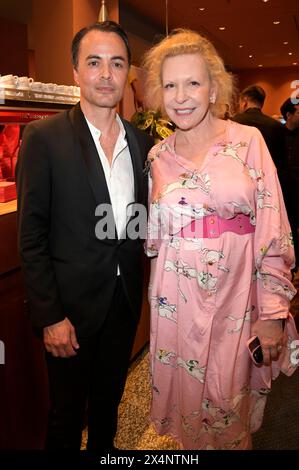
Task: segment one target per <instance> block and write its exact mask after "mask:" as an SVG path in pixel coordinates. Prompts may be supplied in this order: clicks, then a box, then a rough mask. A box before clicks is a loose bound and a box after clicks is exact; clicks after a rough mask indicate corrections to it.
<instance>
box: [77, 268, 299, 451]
mask: <svg viewBox="0 0 299 470" xmlns="http://www.w3.org/2000/svg"><path fill="white" fill-rule="evenodd" d="M294 284H295V285H296V287H297V290H298V287H299V273H297V276H296V278H295V282H294ZM292 312H293V314H294V315H295V318H296V319H299V295H298V294H297V296H296V298H295V299H294V300H293V302H292ZM298 323H299V322H298V321H297V328H299V325H298ZM150 396H151V391H150V381H149V367H148V348H147V347H146V348H145V349H144V350H143V352H142V353H141V354H140V355H139V357H138V358H137V359H136V360H135V361H134V363H133V364H132V366H131V368H130V371H129V375H128V379H127V383H126V388H125V392H124V395H123V398H122V402H121V404H120V407H119V422H118V432H117V436H116V440H115V445H116V446H117V447H118V448H119V449H126V450H134V449H135V450H137V449H140V450H177V449H179V445H178V444H177V443H176V442H175V441H173V440H172V439H171V438H169V437H167V436H163V437H161V436H158V435H157V434H156V432H155V431H154V429H153V427H152V426H151V425H150V423H149V407H150ZM86 433H87V431H85V432H84V434H83V440H82V449H84V448H85V442H86ZM253 447H254V449H267V450H278V449H281V450H282V449H283V450H298V449H299V370H297V371H296V372H295V373H294V374H293V376H292V377H286V376H284V375H283V374H281V375H280V376H279V377H278V378H277V380H275V381H274V382H273V387H272V391H271V393H270V395H269V396H268V401H267V405H266V410H265V416H264V421H263V425H262V427H261V429H260V430H259V431H258V432H257V433H255V434H254V435H253Z"/></svg>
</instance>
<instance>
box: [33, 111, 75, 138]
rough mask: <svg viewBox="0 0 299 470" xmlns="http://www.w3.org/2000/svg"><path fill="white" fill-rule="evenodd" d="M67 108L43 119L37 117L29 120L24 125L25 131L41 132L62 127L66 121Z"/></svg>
mask: <svg viewBox="0 0 299 470" xmlns="http://www.w3.org/2000/svg"><path fill="white" fill-rule="evenodd" d="M68 113H69V110H65V111H61V112H57V113H56V114H53V115H52V116H48V117H46V118H44V119H38V120H35V121H32V122H30V123H29V124H27V126H26V131H27V132H28V131H33V132H37V133H41V134H45V133H47V132H51V131H55V130H59V129H62V128H63V127H64V125H65V124H67V123H68V121H69V120H68Z"/></svg>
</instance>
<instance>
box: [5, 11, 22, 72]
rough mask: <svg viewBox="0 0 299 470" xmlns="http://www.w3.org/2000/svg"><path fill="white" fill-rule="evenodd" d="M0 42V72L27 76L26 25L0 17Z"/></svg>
mask: <svg viewBox="0 0 299 470" xmlns="http://www.w3.org/2000/svg"><path fill="white" fill-rule="evenodd" d="M0 44H1V47H0V74H1V75H8V74H11V73H12V74H14V75H19V76H27V75H28V62H27V26H26V25H25V24H22V23H18V22H17V21H13V20H8V19H7V18H0Z"/></svg>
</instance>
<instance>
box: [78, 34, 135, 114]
mask: <svg viewBox="0 0 299 470" xmlns="http://www.w3.org/2000/svg"><path fill="white" fill-rule="evenodd" d="M128 71H129V63H128V54H127V50H126V46H125V44H124V42H123V40H122V39H121V38H120V37H119V36H118V35H117V34H116V33H110V32H102V31H96V30H93V31H90V32H89V33H87V34H86V36H84V37H83V39H82V40H81V43H80V47H79V52H78V66H77V69H74V78H75V81H76V83H77V84H78V85H79V86H80V89H81V103H83V104H86V105H89V106H92V107H96V108H115V106H116V105H117V104H118V103H119V101H120V100H121V98H122V96H123V92H124V88H125V85H126V81H127V76H128Z"/></svg>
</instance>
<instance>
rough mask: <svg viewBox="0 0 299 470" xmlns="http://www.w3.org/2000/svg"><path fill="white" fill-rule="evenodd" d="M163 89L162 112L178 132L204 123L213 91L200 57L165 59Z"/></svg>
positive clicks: (182, 56)
mask: <svg viewBox="0 0 299 470" xmlns="http://www.w3.org/2000/svg"><path fill="white" fill-rule="evenodd" d="M162 87H163V102H164V107H165V111H166V113H167V114H168V116H169V118H170V119H171V120H172V121H173V122H174V123H175V124H176V125H177V127H178V128H179V129H182V130H191V129H194V128H196V127H197V126H199V125H200V124H201V123H203V122H204V120H205V118H206V117H207V115H208V112H209V108H210V97H213V96H215V93H216V89H215V86H213V85H212V83H211V80H210V78H209V74H208V70H207V67H206V64H205V62H204V60H203V59H202V57H201V55H200V54H198V53H195V54H181V55H177V56H175V57H167V58H166V59H165V60H164V63H163V65H162Z"/></svg>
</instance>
